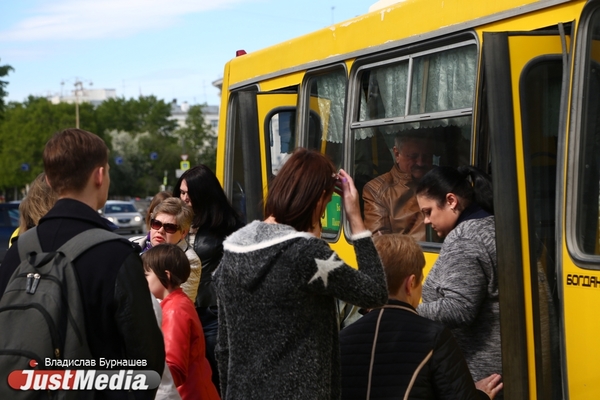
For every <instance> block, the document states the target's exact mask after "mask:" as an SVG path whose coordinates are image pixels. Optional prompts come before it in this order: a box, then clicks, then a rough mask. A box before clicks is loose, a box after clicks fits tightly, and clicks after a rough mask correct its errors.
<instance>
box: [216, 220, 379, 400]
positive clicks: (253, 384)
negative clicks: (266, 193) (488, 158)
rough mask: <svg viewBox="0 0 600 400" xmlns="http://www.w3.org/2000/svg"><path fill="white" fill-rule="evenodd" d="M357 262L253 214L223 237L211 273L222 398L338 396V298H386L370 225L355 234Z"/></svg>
mask: <svg viewBox="0 0 600 400" xmlns="http://www.w3.org/2000/svg"><path fill="white" fill-rule="evenodd" d="M352 239H353V241H354V249H355V252H356V257H357V261H358V266H359V269H358V270H357V269H354V268H352V267H350V266H348V265H347V264H345V263H344V262H343V261H341V260H340V259H339V257H338V256H337V254H336V253H335V252H334V251H332V250H331V248H330V247H329V245H328V244H327V243H326V242H325V241H323V240H321V239H318V238H316V237H314V236H313V235H311V234H308V233H303V232H297V231H296V230H294V229H293V228H292V227H290V226H287V225H283V224H267V223H264V222H260V221H254V222H252V223H251V224H249V225H247V226H246V227H244V228H242V229H240V230H239V231H237V232H235V233H233V234H232V235H231V236H230V237H229V238H227V239H226V240H225V242H224V246H223V247H224V254H223V259H222V261H221V264H220V266H219V268H218V269H217V270H216V271H215V273H214V279H215V284H216V287H217V296H218V300H219V336H218V343H217V349H216V356H217V361H218V364H219V373H220V377H221V396H222V398H223V399H261V400H262V399H286V400H288V399H307V400H308V399H310V400H313V399H339V398H340V355H339V343H338V328H337V315H336V304H335V303H336V300H335V299H336V298H339V299H341V300H344V301H347V302H349V303H351V304H355V305H357V306H360V307H379V306H382V305H384V304H385V303H386V301H387V289H386V283H385V275H384V272H383V267H382V265H381V260H380V259H379V256H378V254H377V252H376V250H375V246H374V245H373V241H372V239H371V233H370V232H369V231H365V232H363V233H359V234H357V235H355V236H354V237H352Z"/></svg>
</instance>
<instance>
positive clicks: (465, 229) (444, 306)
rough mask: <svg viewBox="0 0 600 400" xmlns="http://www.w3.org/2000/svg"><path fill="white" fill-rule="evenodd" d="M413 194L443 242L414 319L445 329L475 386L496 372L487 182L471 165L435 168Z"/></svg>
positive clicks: (493, 263)
mask: <svg viewBox="0 0 600 400" xmlns="http://www.w3.org/2000/svg"><path fill="white" fill-rule="evenodd" d="M416 193H417V201H418V202H419V207H420V208H421V211H422V212H423V216H424V219H425V223H426V224H431V226H432V228H433V229H434V230H435V231H436V232H437V234H438V236H440V237H445V240H444V243H443V244H442V248H441V250H440V255H439V257H438V259H437V261H436V262H435V264H434V265H433V268H432V270H431V272H430V273H429V275H428V276H427V279H426V280H425V284H424V285H423V295H422V296H423V302H422V304H421V305H419V308H418V312H419V315H422V316H423V317H426V318H429V319H432V320H436V321H440V322H442V323H444V324H445V325H446V326H447V327H449V328H451V330H452V333H453V334H454V336H455V337H456V340H457V342H458V344H459V346H460V347H461V349H462V351H463V353H464V355H465V358H466V360H467V364H468V365H469V369H470V370H471V374H472V375H473V379H474V380H475V381H479V380H481V379H483V378H485V377H487V376H489V375H491V374H493V373H501V372H502V356H501V346H500V309H499V302H498V261H497V258H496V233H495V224H494V216H493V211H494V210H493V201H492V183H491V180H490V178H489V177H488V176H487V175H486V174H485V173H483V172H482V171H480V170H478V169H477V168H475V167H471V166H463V167H460V168H458V169H456V168H451V167H436V168H434V169H432V170H431V171H429V172H428V173H427V174H426V175H425V176H424V177H423V179H421V181H420V182H419V185H418V186H417V190H416ZM500 397H502V394H500V395H499V396H498V397H496V398H500Z"/></svg>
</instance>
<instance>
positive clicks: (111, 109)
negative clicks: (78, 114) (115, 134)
mask: <svg viewBox="0 0 600 400" xmlns="http://www.w3.org/2000/svg"><path fill="white" fill-rule="evenodd" d="M170 117H171V105H170V104H169V103H165V101H164V100H158V99H157V98H156V96H140V97H139V98H138V99H127V100H126V99H125V98H122V97H121V98H117V99H108V100H106V101H104V102H103V103H102V104H100V105H99V106H98V108H97V109H96V118H97V119H96V120H97V123H98V129H99V132H101V133H106V132H112V131H115V130H117V131H125V132H129V133H131V134H133V135H134V136H135V135H137V134H140V133H144V132H148V133H150V134H153V135H161V136H169V135H171V134H172V133H173V132H174V131H175V128H176V127H177V122H176V121H173V120H171V119H170Z"/></svg>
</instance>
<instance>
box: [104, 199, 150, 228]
mask: <svg viewBox="0 0 600 400" xmlns="http://www.w3.org/2000/svg"><path fill="white" fill-rule="evenodd" d="M100 213H101V214H102V215H103V216H104V218H106V219H108V220H109V221H110V222H112V223H113V224H115V225H116V226H117V227H118V229H117V232H131V233H144V225H145V221H144V217H142V214H140V213H139V211H138V210H136V208H135V205H134V204H133V203H130V202H128V201H118V200H108V201H107V202H106V204H105V205H104V208H103V209H102V210H100Z"/></svg>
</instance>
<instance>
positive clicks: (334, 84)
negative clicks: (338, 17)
mask: <svg viewBox="0 0 600 400" xmlns="http://www.w3.org/2000/svg"><path fill="white" fill-rule="evenodd" d="M307 86H308V91H309V93H310V97H309V99H308V108H307V109H308V110H309V112H308V113H307V116H306V117H305V124H306V130H307V135H306V136H307V141H308V143H307V147H308V148H311V149H316V150H319V151H320V152H321V153H323V154H326V155H327V156H329V158H330V159H331V161H333V163H334V164H335V166H336V168H340V167H341V165H342V156H343V139H344V111H345V102H346V86H347V77H346V70H345V69H343V68H337V69H335V70H329V71H327V72H321V73H318V74H315V75H312V76H309V78H308V80H307ZM341 209H342V207H341V198H340V196H339V195H337V194H335V193H334V194H333V197H332V199H331V201H330V202H329V204H327V208H326V209H325V214H324V215H323V216H322V217H321V226H322V233H321V237H322V238H324V239H328V240H335V239H336V238H337V237H338V234H339V231H340V227H341V216H342V213H341Z"/></svg>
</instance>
